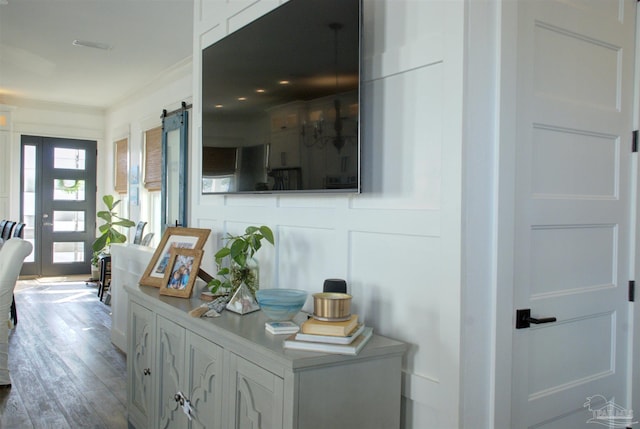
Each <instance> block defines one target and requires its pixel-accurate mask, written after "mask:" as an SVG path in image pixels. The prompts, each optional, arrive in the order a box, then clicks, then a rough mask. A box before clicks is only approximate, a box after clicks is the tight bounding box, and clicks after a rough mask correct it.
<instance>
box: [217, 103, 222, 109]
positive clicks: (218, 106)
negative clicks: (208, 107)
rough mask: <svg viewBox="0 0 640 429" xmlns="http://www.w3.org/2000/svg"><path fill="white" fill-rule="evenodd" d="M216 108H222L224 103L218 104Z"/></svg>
mask: <svg viewBox="0 0 640 429" xmlns="http://www.w3.org/2000/svg"><path fill="white" fill-rule="evenodd" d="M215 107H216V109H222V108H223V107H224V106H223V105H222V104H216V106H215Z"/></svg>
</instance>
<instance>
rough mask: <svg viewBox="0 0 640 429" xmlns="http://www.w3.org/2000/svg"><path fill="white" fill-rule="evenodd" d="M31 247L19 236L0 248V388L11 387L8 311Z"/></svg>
mask: <svg viewBox="0 0 640 429" xmlns="http://www.w3.org/2000/svg"><path fill="white" fill-rule="evenodd" d="M32 249H33V246H32V245H31V243H30V242H28V241H25V240H23V239H21V238H12V239H11V240H7V241H6V242H5V243H4V245H3V246H2V248H0V388H2V387H11V378H9V368H8V363H9V362H8V361H9V313H10V308H11V300H12V298H13V289H14V288H15V287H16V282H17V281H18V276H19V275H20V270H21V269H22V263H23V262H24V258H26V257H27V256H28V255H29V254H30V253H31V250H32Z"/></svg>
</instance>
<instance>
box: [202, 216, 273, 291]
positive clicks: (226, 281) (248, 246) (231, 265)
mask: <svg viewBox="0 0 640 429" xmlns="http://www.w3.org/2000/svg"><path fill="white" fill-rule="evenodd" d="M262 239H265V240H267V241H268V242H269V243H271V245H274V243H275V242H274V239H273V231H271V228H269V227H268V226H264V225H263V226H260V227H257V226H249V227H247V229H246V230H245V233H244V234H242V235H231V234H227V236H226V237H225V238H224V240H226V244H225V246H224V247H223V248H222V249H220V250H218V252H217V253H216V254H215V255H214V256H215V260H216V266H217V268H218V272H217V273H216V275H217V277H216V278H214V279H213V280H211V281H210V282H209V283H208V284H207V286H209V290H210V291H211V293H213V294H214V295H215V294H218V293H220V292H228V293H229V295H233V293H234V292H235V291H236V289H238V287H239V286H240V285H241V284H242V283H243V282H244V283H245V284H246V285H247V286H248V287H249V290H250V291H251V293H252V294H254V295H255V292H256V290H258V288H259V284H258V282H259V272H258V262H257V261H256V260H255V259H254V257H253V256H254V255H255V254H256V253H257V252H258V250H260V248H261V247H262ZM221 289H222V291H221Z"/></svg>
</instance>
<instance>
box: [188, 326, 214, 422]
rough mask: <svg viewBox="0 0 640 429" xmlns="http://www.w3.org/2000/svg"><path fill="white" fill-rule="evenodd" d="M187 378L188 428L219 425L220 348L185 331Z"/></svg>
mask: <svg viewBox="0 0 640 429" xmlns="http://www.w3.org/2000/svg"><path fill="white" fill-rule="evenodd" d="M187 368H188V373H187V378H188V383H189V388H188V389H187V390H188V392H189V395H188V396H189V399H190V400H191V407H192V408H193V411H194V413H193V414H194V415H193V420H192V421H191V428H192V429H204V428H207V429H220V428H221V427H222V348H221V347H218V346H217V345H215V344H213V343H211V342H209V341H207V340H205V339H204V338H202V337H200V336H199V335H196V334H193V333H191V332H188V331H187Z"/></svg>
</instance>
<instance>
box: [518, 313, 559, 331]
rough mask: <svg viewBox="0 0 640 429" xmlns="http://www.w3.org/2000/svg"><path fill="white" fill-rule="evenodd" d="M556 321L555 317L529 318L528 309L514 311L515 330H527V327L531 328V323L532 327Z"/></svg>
mask: <svg viewBox="0 0 640 429" xmlns="http://www.w3.org/2000/svg"><path fill="white" fill-rule="evenodd" d="M556 320H558V319H556V318H555V317H541V318H535V317H531V309H530V308H523V309H520V310H516V329H524V328H528V327H529V326H531V323H533V324H534V325H540V324H542V323H552V322H555V321H556Z"/></svg>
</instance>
